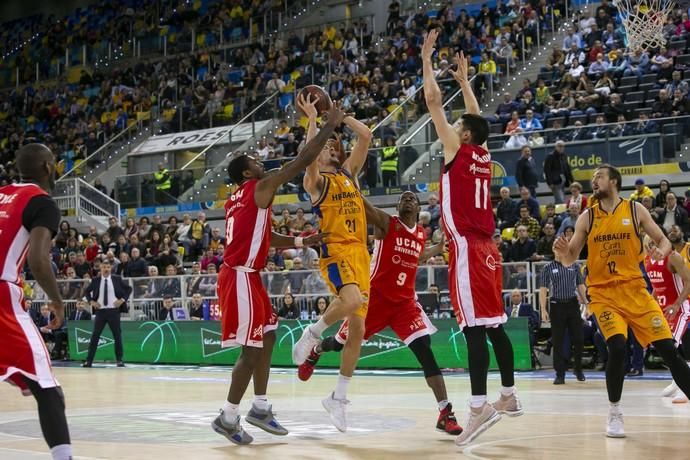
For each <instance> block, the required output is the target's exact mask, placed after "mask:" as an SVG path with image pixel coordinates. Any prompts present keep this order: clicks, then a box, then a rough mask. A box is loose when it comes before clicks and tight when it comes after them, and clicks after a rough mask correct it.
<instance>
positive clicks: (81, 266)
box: [74, 251, 91, 278]
mask: <svg viewBox="0 0 690 460" xmlns="http://www.w3.org/2000/svg"><path fill="white" fill-rule="evenodd" d="M74 271H75V273H76V276H77V278H83V277H84V275H85V274H86V273H89V272H90V271H91V264H90V263H88V262H87V261H86V258H85V257H84V253H83V252H82V251H77V256H76V259H75V261H74Z"/></svg>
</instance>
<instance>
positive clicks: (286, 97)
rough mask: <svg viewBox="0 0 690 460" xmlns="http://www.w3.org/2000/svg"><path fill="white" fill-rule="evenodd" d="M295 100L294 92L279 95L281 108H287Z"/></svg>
mask: <svg viewBox="0 0 690 460" xmlns="http://www.w3.org/2000/svg"><path fill="white" fill-rule="evenodd" d="M293 101H294V95H293V94H292V93H285V94H281V95H280V96H279V97H278V106H279V107H280V110H285V109H287V107H288V106H289V105H291V104H292V103H293Z"/></svg>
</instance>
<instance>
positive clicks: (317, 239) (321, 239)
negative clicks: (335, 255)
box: [302, 233, 330, 246]
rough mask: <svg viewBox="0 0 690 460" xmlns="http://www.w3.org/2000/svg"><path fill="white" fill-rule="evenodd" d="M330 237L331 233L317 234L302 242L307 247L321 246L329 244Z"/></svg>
mask: <svg viewBox="0 0 690 460" xmlns="http://www.w3.org/2000/svg"><path fill="white" fill-rule="evenodd" d="M328 235H330V233H315V234H313V235H309V236H308V237H306V238H305V239H304V240H302V243H304V245H305V246H319V245H321V244H323V243H326V242H327V240H328Z"/></svg>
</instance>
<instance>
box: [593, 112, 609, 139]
mask: <svg viewBox="0 0 690 460" xmlns="http://www.w3.org/2000/svg"><path fill="white" fill-rule="evenodd" d="M591 132H592V137H593V138H594V139H606V138H608V137H609V128H608V126H606V120H605V119H604V116H603V115H598V116H597V119H596V124H595V125H594V127H593V128H592V131H591Z"/></svg>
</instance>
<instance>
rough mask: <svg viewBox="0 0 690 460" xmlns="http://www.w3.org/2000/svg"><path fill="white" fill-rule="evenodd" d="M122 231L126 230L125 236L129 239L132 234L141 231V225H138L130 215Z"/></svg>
mask: <svg viewBox="0 0 690 460" xmlns="http://www.w3.org/2000/svg"><path fill="white" fill-rule="evenodd" d="M122 231H123V232H124V235H125V238H127V239H128V240H129V239H130V238H131V237H132V235H136V234H137V233H138V232H139V227H137V225H136V223H135V222H134V219H133V218H131V217H128V218H127V220H126V221H125V228H124V229H122Z"/></svg>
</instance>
